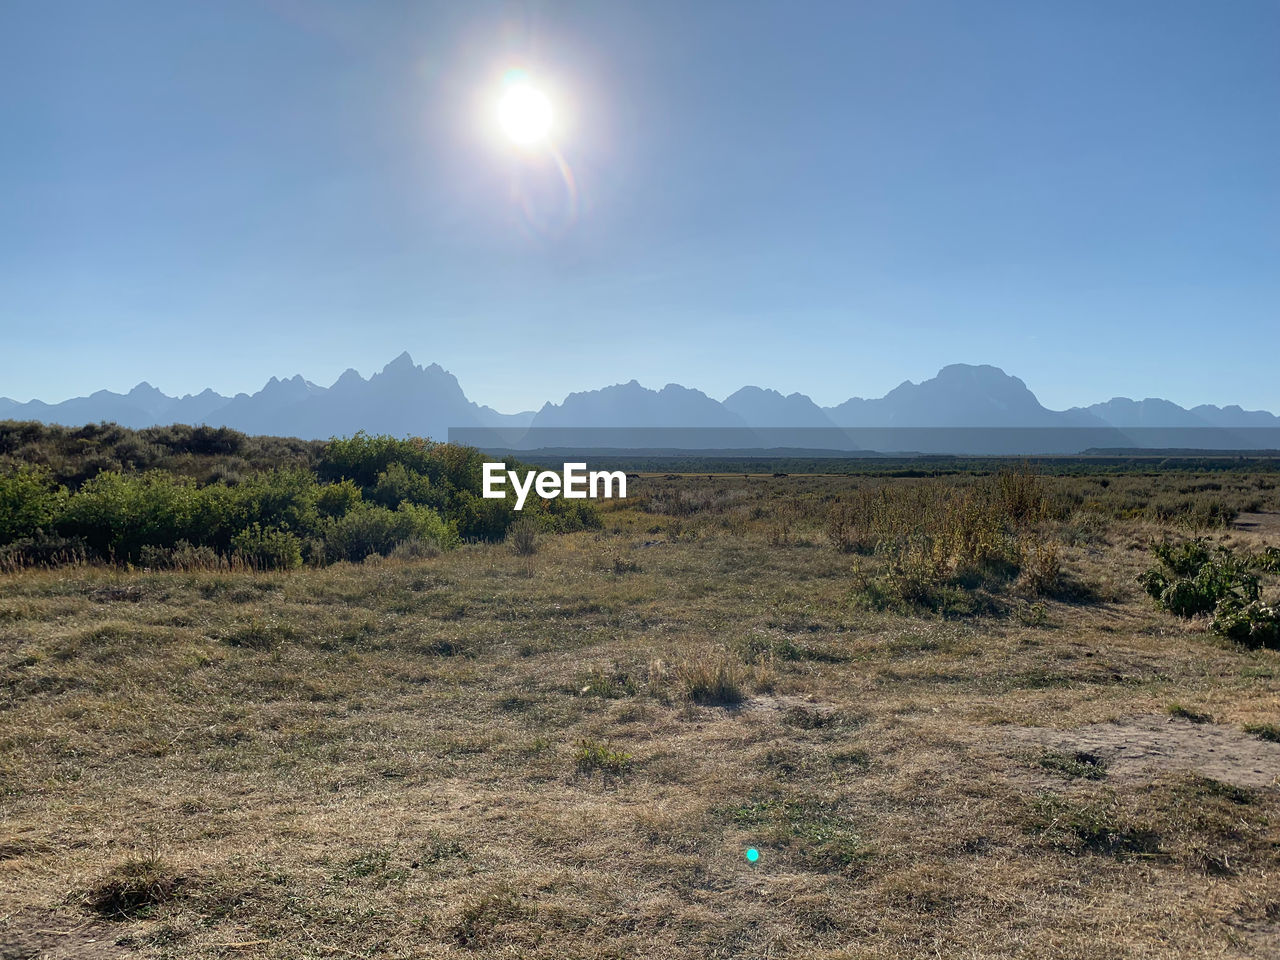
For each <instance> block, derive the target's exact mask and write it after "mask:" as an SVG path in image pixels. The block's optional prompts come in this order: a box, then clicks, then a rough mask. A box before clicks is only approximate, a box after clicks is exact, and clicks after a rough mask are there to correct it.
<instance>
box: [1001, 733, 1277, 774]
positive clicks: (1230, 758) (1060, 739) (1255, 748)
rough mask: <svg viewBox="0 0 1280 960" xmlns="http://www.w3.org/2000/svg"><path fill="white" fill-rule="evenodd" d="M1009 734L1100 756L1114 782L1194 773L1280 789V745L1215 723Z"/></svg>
mask: <svg viewBox="0 0 1280 960" xmlns="http://www.w3.org/2000/svg"><path fill="white" fill-rule="evenodd" d="M1005 733H1006V735H1007V736H1008V737H1009V738H1010V739H1011V740H1014V741H1015V742H1021V743H1032V744H1036V745H1039V746H1042V747H1044V748H1046V749H1050V750H1059V751H1065V752H1071V753H1080V754H1088V755H1091V756H1094V757H1098V758H1100V759H1101V760H1102V761H1104V762H1105V764H1106V771H1107V778H1108V779H1109V780H1114V781H1121V782H1123V781H1145V780H1150V779H1153V778H1155V777H1158V776H1159V775H1160V774H1162V773H1168V772H1192V773H1197V774H1199V775H1200V776H1202V777H1209V778H1211V779H1214V780H1218V781H1220V782H1222V783H1229V784H1232V785H1233V786H1237V787H1254V788H1265V787H1278V786H1280V743H1269V742H1267V741H1265V740H1259V739H1257V738H1256V737H1251V736H1249V735H1248V734H1247V733H1242V732H1240V731H1239V730H1234V729H1232V728H1231V727H1224V726H1222V725H1221V724H1216V723H1191V722H1189V721H1186V720H1177V719H1174V718H1172V717H1158V716H1147V717H1133V718H1130V719H1126V720H1122V721H1118V722H1114V723H1093V724H1089V725H1088V726H1084V727H1077V728H1075V729H1072V730H1056V729H1051V728H1047V727H1010V728H1008V729H1006V731H1005Z"/></svg>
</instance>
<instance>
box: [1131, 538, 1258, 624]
mask: <svg viewBox="0 0 1280 960" xmlns="http://www.w3.org/2000/svg"><path fill="white" fill-rule="evenodd" d="M1152 552H1153V553H1154V554H1155V556H1156V558H1157V559H1158V560H1160V562H1161V567H1159V568H1156V567H1153V568H1152V569H1150V570H1148V571H1146V572H1145V573H1143V574H1142V575H1141V576H1139V577H1138V582H1139V583H1140V584H1142V586H1143V589H1145V590H1146V591H1147V594H1148V595H1149V596H1150V597H1151V598H1152V599H1153V600H1155V601H1156V604H1157V605H1159V606H1160V607H1161V608H1162V609H1164V610H1168V611H1169V612H1170V613H1172V614H1175V615H1176V616H1179V617H1194V616H1196V615H1197V614H1204V613H1212V612H1213V611H1214V610H1215V609H1217V607H1218V604H1220V603H1223V602H1228V603H1233V604H1241V605H1243V604H1248V603H1252V602H1253V601H1255V600H1257V599H1258V578H1257V577H1256V576H1255V575H1254V574H1252V573H1251V572H1249V569H1248V562H1247V561H1245V560H1241V559H1240V558H1239V557H1237V556H1236V555H1235V554H1234V553H1232V552H1231V551H1230V550H1228V549H1227V548H1226V547H1216V548H1213V549H1210V548H1209V546H1208V545H1207V544H1205V543H1204V541H1202V540H1192V541H1189V542H1187V543H1183V544H1179V545H1176V546H1175V545H1173V544H1170V543H1169V542H1167V541H1166V542H1164V543H1161V544H1158V545H1157V546H1155V547H1154V548H1153V549H1152Z"/></svg>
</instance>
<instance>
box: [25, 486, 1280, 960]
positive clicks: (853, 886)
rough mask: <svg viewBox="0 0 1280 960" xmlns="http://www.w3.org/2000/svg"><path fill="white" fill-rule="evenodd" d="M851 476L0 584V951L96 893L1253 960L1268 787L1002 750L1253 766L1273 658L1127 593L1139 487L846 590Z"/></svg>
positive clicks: (318, 946)
mask: <svg viewBox="0 0 1280 960" xmlns="http://www.w3.org/2000/svg"><path fill="white" fill-rule="evenodd" d="M1140 479H1141V478H1136V479H1135V478H1123V480H1122V482H1121V481H1117V483H1116V484H1115V485H1114V486H1119V487H1122V488H1123V492H1124V494H1125V496H1130V495H1132V496H1134V497H1137V496H1138V495H1137V494H1135V493H1134V491H1135V490H1137V489H1138V488H1139V486H1140V484H1139V480H1140ZM861 482H862V481H859V480H858V479H857V478H850V479H848V480H843V479H841V480H835V479H819V478H806V477H792V478H779V479H770V478H750V479H745V480H744V479H742V478H737V479H727V478H726V479H720V480H716V481H710V482H709V481H706V480H705V479H700V480H697V481H694V480H684V479H676V480H671V481H663V480H655V479H649V478H646V479H643V480H641V481H633V484H634V486H635V487H636V490H635V493H636V494H638V495H639V496H637V497H636V499H634V500H633V501H629V502H627V503H623V504H618V505H614V506H611V507H610V508H609V509H608V511H607V512H606V514H605V529H604V531H602V532H598V533H581V534H571V535H567V536H549V537H546V538H545V539H544V540H543V541H542V543H541V545H540V549H539V550H538V552H537V554H536V555H535V556H532V557H530V556H518V555H516V554H515V553H514V552H513V550H512V549H511V547H510V546H509V545H496V546H473V547H465V548H462V549H459V550H455V551H451V552H446V553H444V554H441V555H439V556H434V557H424V558H412V557H406V558H403V559H390V560H387V561H385V562H383V563H380V564H364V565H349V564H338V565H336V566H333V567H330V568H326V569H321V570H306V571H299V572H294V573H287V574H286V573H275V574H270V573H251V572H227V571H218V570H193V571H186V572H179V571H156V572H151V573H132V572H120V571H114V570H106V569H99V568H91V567H89V568H85V567H82V568H77V569H74V570H66V571H28V572H26V573H22V574H16V575H7V576H4V577H0V656H2V658H3V660H2V661H0V670H2V671H3V673H2V676H3V680H4V688H3V694H2V695H0V696H2V699H0V817H2V818H3V819H2V820H0V902H3V903H4V904H5V906H4V908H3V910H0V956H3V955H5V950H4V948H3V945H4V944H5V943H6V942H9V943H14V944H17V943H32V942H35V941H34V940H33V939H32V938H33V937H35V936H36V934H35V933H34V932H33V931H36V930H46V931H47V930H53V931H69V930H73V929H76V928H77V927H79V926H80V925H82V924H84V923H86V922H89V921H95V922H96V918H97V917H99V916H100V915H101V913H103V912H105V913H108V914H110V915H112V916H113V917H114V920H113V921H112V922H111V923H110V924H107V925H106V926H107V927H109V934H108V936H109V938H110V939H111V940H112V941H113V942H114V941H120V942H121V943H122V946H120V947H119V948H118V949H121V950H127V951H128V952H129V953H131V954H135V955H139V956H144V957H147V956H150V957H181V958H208V960H213V958H225V957H245V958H296V957H334V956H355V957H390V958H410V957H419V958H423V957H431V958H436V957H445V958H447V957H495V958H496V957H520V958H534V960H536V958H548V960H550V958H557V960H558V958H564V957H591V958H597V960H603V958H623V957H652V958H668V957H674V958H684V957H688V958H729V957H740V956H748V957H766V956H767V957H774V958H780V957H795V958H806V960H807V958H817V960H836V958H840V960H853V958H859V960H861V958H902V957H921V958H924V957H939V956H941V957H981V958H995V957H1038V958H1039V957H1044V958H1086V957H1099V956H1108V957H1144V958H1147V957H1267V956H1274V955H1276V949H1277V945H1278V944H1280V932H1278V931H1280V895H1278V894H1277V892H1276V884H1275V877H1276V876H1277V874H1278V871H1280V798H1278V796H1277V787H1275V786H1267V787H1258V788H1248V789H1245V788H1241V787H1236V786H1233V785H1232V784H1230V783H1229V782H1226V781H1222V780H1217V779H1214V780H1208V779H1204V778H1197V777H1194V776H1192V775H1191V774H1190V773H1189V772H1187V771H1185V770H1179V769H1173V768H1167V769H1163V770H1157V771H1155V772H1154V773H1153V774H1152V777H1151V778H1148V779H1146V780H1136V779H1131V778H1127V777H1125V778H1121V777H1118V776H1111V775H1110V774H1109V772H1108V770H1109V768H1108V767H1107V765H1106V763H1105V762H1102V761H1098V762H1095V758H1092V757H1091V756H1078V755H1077V753H1076V752H1074V751H1069V750H1066V749H1061V750H1058V751H1057V752H1056V753H1050V752H1048V751H1045V750H1044V749H1040V750H1038V751H1030V750H1028V748H1027V745H1026V743H1025V742H1022V741H1014V740H1011V739H1009V738H1007V737H1006V736H1005V733H1004V731H1005V730H1006V729H1010V728H1012V726H1018V727H1020V728H1025V727H1046V728H1058V729H1062V730H1070V729H1074V728H1079V727H1083V726H1085V725H1088V724H1096V723H1101V722H1105V721H1108V720H1113V719H1119V718H1126V717H1147V718H1151V717H1161V718H1166V719H1167V718H1168V711H1169V709H1170V705H1171V704H1177V705H1180V706H1181V707H1182V708H1183V709H1185V710H1187V711H1189V712H1196V713H1207V714H1209V715H1211V716H1212V718H1213V720H1214V722H1215V723H1217V724H1222V725H1226V726H1229V727H1231V728H1232V729H1234V730H1236V731H1242V730H1245V729H1252V730H1255V731H1257V738H1256V739H1255V738H1251V742H1253V743H1255V744H1257V745H1258V746H1259V747H1260V748H1270V746H1271V743H1270V741H1269V740H1266V739H1261V738H1264V737H1266V736H1267V735H1268V731H1270V730H1274V722H1275V717H1276V713H1277V707H1278V706H1280V654H1278V653H1277V652H1275V651H1266V650H1254V651H1250V650H1245V649H1242V648H1239V647H1236V646H1234V645H1231V644H1229V643H1226V642H1225V641H1222V640H1219V639H1216V638H1214V637H1213V636H1212V635H1210V634H1208V633H1207V632H1206V630H1205V626H1204V624H1202V623H1196V622H1193V623H1190V624H1187V623H1184V622H1182V621H1179V620H1176V619H1175V618H1172V617H1169V616H1168V615H1167V614H1164V613H1161V612H1160V611H1157V610H1155V609H1154V608H1153V607H1152V606H1151V605H1150V604H1149V602H1148V601H1147V600H1146V599H1145V598H1144V597H1143V596H1142V595H1141V592H1140V590H1139V588H1138V587H1137V585H1136V584H1135V582H1134V578H1135V577H1136V575H1137V574H1138V573H1139V572H1140V571H1141V570H1142V569H1144V568H1145V566H1147V565H1148V563H1149V554H1148V551H1147V547H1148V544H1149V542H1150V540H1151V539H1152V538H1153V536H1158V535H1159V534H1160V533H1162V532H1163V530H1164V529H1165V528H1163V527H1157V526H1154V525H1152V523H1151V521H1150V520H1149V519H1147V518H1146V516H1145V513H1144V512H1143V511H1144V510H1145V509H1146V508H1145V507H1134V509H1133V515H1132V516H1130V517H1127V518H1121V517H1118V516H1116V515H1114V514H1113V515H1111V516H1108V517H1107V518H1106V519H1105V522H1101V521H1093V520H1085V519H1081V517H1080V516H1078V512H1079V511H1078V510H1076V511H1075V512H1067V513H1062V512H1059V513H1057V514H1054V515H1052V516H1047V517H1046V516H1044V515H1042V514H1041V513H1036V514H1035V515H1034V516H1031V517H1029V518H1027V519H1026V521H1025V523H1026V524H1027V525H1028V526H1027V528H1026V529H1027V534H1026V535H1027V536H1028V537H1030V536H1034V537H1035V538H1037V539H1036V540H1035V541H1034V542H1036V543H1038V544H1043V545H1049V544H1052V545H1053V549H1054V554H1053V561H1054V562H1053V563H1049V562H1048V560H1047V559H1046V560H1045V561H1044V563H1043V571H1044V572H1045V573H1046V575H1047V574H1048V573H1049V572H1052V573H1053V574H1054V577H1055V578H1061V580H1062V581H1063V582H1066V583H1068V584H1071V585H1074V588H1073V589H1071V590H1065V589H1060V584H1054V585H1051V586H1050V588H1048V589H1046V590H1044V591H1041V592H1037V591H1036V590H1035V587H1036V585H1035V584H1034V583H1028V582H1026V581H1025V580H1024V582H1023V583H1022V584H1021V585H1020V584H1019V583H1018V579H1017V576H1016V575H1015V574H1012V573H1011V574H1010V576H1009V577H1008V578H1006V579H1004V580H992V579H989V578H988V579H980V578H974V579H973V580H972V581H971V582H968V584H967V585H966V584H960V585H958V586H954V585H953V586H949V587H948V589H954V590H958V591H962V592H965V593H978V592H982V593H984V594H985V595H986V596H987V598H988V600H989V602H987V603H984V604H983V605H982V606H981V608H980V609H979V612H978V613H977V614H976V615H975V614H965V613H964V612H963V611H957V610H955V609H953V608H947V607H944V608H942V609H940V610H931V609H925V608H912V609H901V610H884V611H877V610H874V609H869V608H868V606H867V605H866V604H864V603H860V602H858V597H857V590H858V586H857V581H856V579H855V577H854V574H853V566H854V564H855V562H856V563H858V564H861V565H863V566H864V568H865V569H866V570H867V572H868V574H867V575H868V576H869V577H871V578H875V577H879V576H882V575H883V574H884V572H885V570H887V565H888V564H889V563H890V562H891V558H890V557H887V556H883V555H880V554H875V553H874V552H873V553H872V554H870V555H866V554H862V555H855V556H851V555H850V553H845V552H841V550H837V549H833V547H832V545H831V543H830V542H829V540H828V523H829V513H830V509H831V506H832V504H833V503H834V502H835V501H836V499H837V498H839V497H841V496H843V495H844V494H845V493H846V492H847V489H846V487H847V486H852V485H857V484H859V483H861ZM876 482H877V483H881V484H882V483H887V482H894V481H876ZM901 482H903V483H906V484H909V485H911V486H912V487H921V488H923V489H925V490H928V489H929V487H928V484H930V483H936V484H944V483H945V484H951V483H957V484H962V485H963V484H967V483H969V481H968V480H967V479H965V478H957V479H948V480H936V481H901ZM1055 482H1056V481H1050V486H1051V489H1050V494H1051V498H1052V497H1057V496H1058V495H1059V494H1060V493H1061V491H1059V490H1057V489H1056V488H1055V487H1053V486H1052V484H1053V483H1055ZM1090 482H1092V481H1090ZM1183 482H1184V484H1185V485H1187V486H1188V487H1190V486H1192V483H1193V481H1188V480H1187V478H1183ZM1070 484H1073V485H1075V486H1078V485H1079V481H1074V480H1073V481H1070ZM1075 486H1071V487H1070V488H1071V489H1075ZM1114 493H1115V491H1114V490H1111V489H1109V488H1101V487H1099V488H1098V495H1099V496H1100V497H1105V496H1112V495H1114ZM1206 493H1207V494H1212V495H1222V494H1223V491H1222V490H1221V489H1220V490H1217V491H1206ZM1007 494H1008V496H1010V497H1016V498H1022V499H1025V497H1026V491H1025V490H1024V489H1022V488H1017V489H1011V490H1009V491H1008V492H1007ZM1196 495H1197V494H1196V493H1195V492H1194V491H1193V492H1192V493H1189V494H1187V496H1196ZM1265 495H1266V496H1270V495H1271V491H1269V490H1268V491H1267V492H1266V493H1265ZM1139 499H1140V498H1139ZM655 505H657V508H655ZM1266 506H1267V509H1274V506H1273V505H1270V504H1269V503H1268V504H1267V505H1266ZM1028 509H1029V510H1030V509H1031V508H1030V507H1029V508H1028ZM1219 536H1220V538H1222V539H1227V540H1234V541H1237V542H1240V543H1242V544H1250V545H1253V546H1259V545H1261V543H1263V542H1273V541H1268V540H1267V536H1268V535H1266V534H1263V533H1258V532H1256V531H1255V530H1250V529H1238V530H1228V531H1223V532H1221V533H1220V534H1219ZM1046 548H1047V546H1046ZM851 552H852V553H856V551H853V550H851ZM619 557H623V558H625V559H626V563H625V564H624V565H623V567H622V568H619V565H618V562H617V558H619ZM1268 589H1271V587H1268ZM1023 593H1031V594H1034V606H1032V605H1031V601H1030V600H1028V599H1026V598H1025V597H1024V596H1022V594H1023ZM1033 609H1034V614H1033V613H1032V612H1031V611H1032V610H1033ZM726 705H729V706H728V707H727V706H726ZM1201 729H1203V728H1201ZM1276 749H1277V750H1280V746H1277V748H1276ZM1277 774H1280V768H1278V769H1277ZM748 847H755V848H757V849H759V850H760V851H761V858H760V860H759V861H758V862H757V863H754V864H752V863H749V862H748V861H747V860H746V859H745V857H744V851H745V850H746V848H748ZM140 850H142V851H148V853H147V854H146V855H145V856H142V857H140V856H139V854H138V852H137V851H140ZM95 904H99V905H100V904H108V905H111V904H117V905H119V909H116V908H115V907H112V906H108V907H102V906H97V907H96V908H95ZM41 936H44V935H43V934H41ZM50 936H51V937H52V935H50ZM56 940H57V938H56V937H52V939H51V940H50V939H47V940H46V941H45V942H49V943H53V944H54V946H56V943H55V941H56ZM49 949H53V947H50V948H49ZM19 955H21V954H19ZM102 955H108V954H107V953H106V952H104V953H103V954H102Z"/></svg>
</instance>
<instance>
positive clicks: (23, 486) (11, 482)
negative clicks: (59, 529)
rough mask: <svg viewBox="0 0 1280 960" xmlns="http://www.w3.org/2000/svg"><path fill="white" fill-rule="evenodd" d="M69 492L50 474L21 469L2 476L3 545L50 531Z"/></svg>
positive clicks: (0, 538)
mask: <svg viewBox="0 0 1280 960" xmlns="http://www.w3.org/2000/svg"><path fill="white" fill-rule="evenodd" d="M66 496H67V491H66V490H65V489H64V488H62V487H61V486H58V485H56V484H54V482H53V480H52V478H51V477H50V475H49V472H48V471H47V470H41V469H36V468H32V467H26V466H23V467H19V468H18V469H17V470H16V471H14V472H13V473H9V474H5V475H0V543H9V542H10V541H13V540H17V539H19V538H21V537H30V536H31V535H32V534H34V533H35V532H36V531H37V530H47V529H48V528H49V527H50V525H51V524H52V523H53V520H54V518H55V517H57V516H58V514H59V512H60V511H61V510H62V506H63V503H64V502H65V500H66Z"/></svg>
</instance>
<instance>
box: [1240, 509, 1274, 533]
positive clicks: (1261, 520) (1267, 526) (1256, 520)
mask: <svg viewBox="0 0 1280 960" xmlns="http://www.w3.org/2000/svg"><path fill="white" fill-rule="evenodd" d="M1232 526H1233V527H1235V528H1236V529H1239V530H1247V531H1249V532H1250V533H1257V534H1261V535H1262V536H1264V537H1280V513H1242V514H1240V515H1239V516H1238V517H1236V519H1235V522H1234V523H1233V524H1232Z"/></svg>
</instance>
